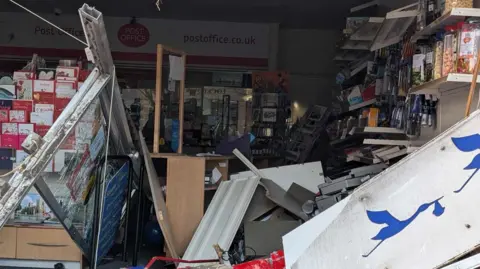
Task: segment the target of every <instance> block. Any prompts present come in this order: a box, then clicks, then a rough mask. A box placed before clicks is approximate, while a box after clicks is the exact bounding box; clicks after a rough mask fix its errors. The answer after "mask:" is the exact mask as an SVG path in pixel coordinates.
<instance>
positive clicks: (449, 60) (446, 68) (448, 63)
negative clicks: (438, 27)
mask: <svg viewBox="0 0 480 269" xmlns="http://www.w3.org/2000/svg"><path fill="white" fill-rule="evenodd" d="M456 32H457V31H456V28H455V26H453V25H450V26H447V27H445V38H444V39H443V65H442V76H447V75H448V74H449V73H452V72H454V70H455V44H456V42H455V39H456V38H455V35H456Z"/></svg>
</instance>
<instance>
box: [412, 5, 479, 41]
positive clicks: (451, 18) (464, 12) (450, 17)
mask: <svg viewBox="0 0 480 269" xmlns="http://www.w3.org/2000/svg"><path fill="white" fill-rule="evenodd" d="M467 17H480V9H478V8H454V9H452V10H451V11H450V12H448V13H446V14H444V15H442V16H441V17H439V18H438V19H436V20H435V21H433V22H432V23H430V24H429V25H428V26H427V27H425V28H424V29H423V30H421V31H418V32H416V33H415V34H414V35H413V36H412V42H415V41H417V40H419V39H421V38H427V37H430V36H431V35H433V34H435V32H437V31H438V30H440V29H444V28H445V26H447V25H453V24H456V23H458V22H462V21H465V19H466V18H467Z"/></svg>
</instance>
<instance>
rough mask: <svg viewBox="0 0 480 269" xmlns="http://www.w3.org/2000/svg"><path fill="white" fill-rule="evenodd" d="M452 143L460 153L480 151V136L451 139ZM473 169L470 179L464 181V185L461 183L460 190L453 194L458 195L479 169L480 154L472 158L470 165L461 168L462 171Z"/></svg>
mask: <svg viewBox="0 0 480 269" xmlns="http://www.w3.org/2000/svg"><path fill="white" fill-rule="evenodd" d="M452 142H453V144H454V145H455V147H457V149H459V150H460V151H462V152H472V151H475V150H477V149H480V134H474V135H469V136H464V137H452ZM473 169H475V171H473V173H472V175H470V177H469V178H468V179H467V180H466V181H465V183H463V185H462V186H461V187H460V189H458V190H455V191H454V192H455V193H460V192H461V191H462V190H463V189H464V188H465V187H466V186H467V184H468V183H469V182H470V180H471V179H472V178H473V176H475V174H476V173H477V172H478V170H479V169H480V154H477V155H476V156H475V157H473V159H472V161H471V162H470V164H469V165H467V166H466V167H465V168H463V170H473Z"/></svg>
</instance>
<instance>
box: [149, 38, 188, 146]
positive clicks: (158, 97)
mask: <svg viewBox="0 0 480 269" xmlns="http://www.w3.org/2000/svg"><path fill="white" fill-rule="evenodd" d="M164 54H167V55H176V56H181V57H182V59H183V63H184V65H186V63H187V54H186V53H185V52H183V51H181V50H178V49H174V48H170V47H168V46H165V45H162V44H157V64H156V76H155V77H156V78H155V79H156V83H155V111H154V113H155V123H154V129H153V132H154V136H153V153H159V147H160V146H159V144H160V128H161V126H160V118H161V109H162V67H163V55H164ZM185 73H186V68H185V66H184V72H183V79H182V80H180V96H179V99H180V100H179V108H178V111H179V115H178V121H179V128H178V129H179V134H178V149H177V153H182V152H183V118H184V111H183V109H184V101H185V96H184V95H185Z"/></svg>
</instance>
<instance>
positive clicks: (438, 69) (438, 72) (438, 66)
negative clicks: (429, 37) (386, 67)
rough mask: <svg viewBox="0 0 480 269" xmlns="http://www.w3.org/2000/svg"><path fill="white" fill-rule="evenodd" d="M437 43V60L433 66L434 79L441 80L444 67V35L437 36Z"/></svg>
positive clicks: (435, 50) (435, 51)
mask: <svg viewBox="0 0 480 269" xmlns="http://www.w3.org/2000/svg"><path fill="white" fill-rule="evenodd" d="M436 40H437V41H436V42H435V49H434V53H435V59H434V66H433V79H439V78H441V77H442V65H443V36H442V34H437V35H436Z"/></svg>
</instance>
